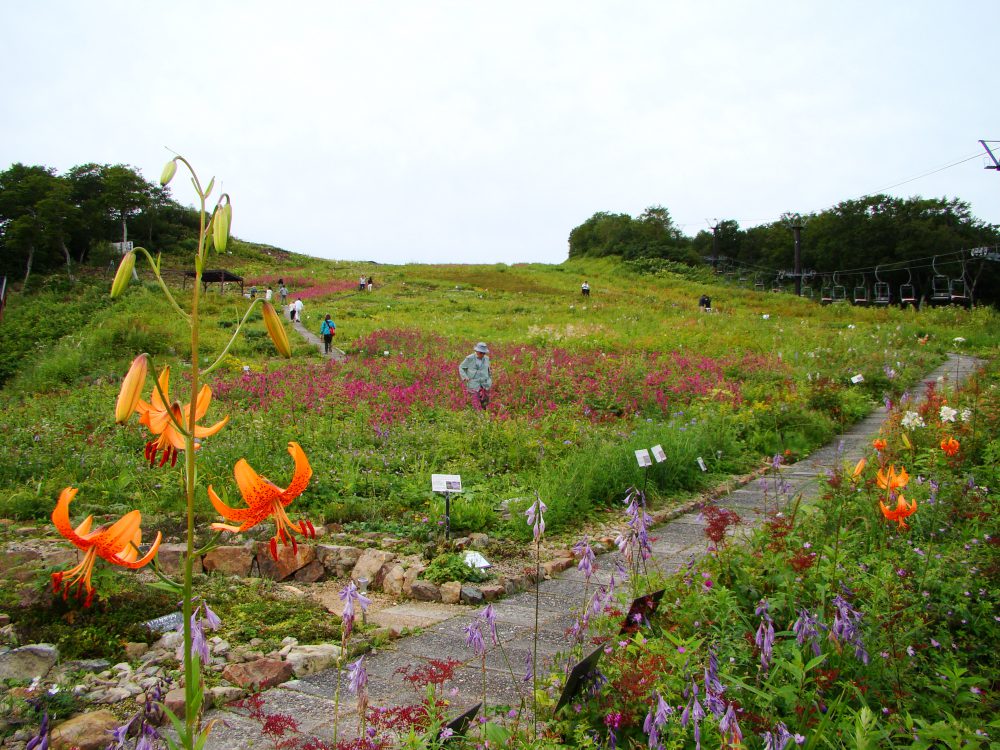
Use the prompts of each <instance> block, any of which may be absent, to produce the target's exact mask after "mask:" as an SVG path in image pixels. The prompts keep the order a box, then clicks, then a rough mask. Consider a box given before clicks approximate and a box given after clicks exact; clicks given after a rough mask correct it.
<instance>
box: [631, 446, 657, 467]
mask: <svg viewBox="0 0 1000 750" xmlns="http://www.w3.org/2000/svg"><path fill="white" fill-rule="evenodd" d="M635 460H636V461H638V462H639V466H652V465H653V460H652V459H651V458H650V457H649V451H648V450H646V449H645V448H641V449H640V450H637V451H636V452H635Z"/></svg>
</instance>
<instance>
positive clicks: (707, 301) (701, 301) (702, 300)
mask: <svg viewBox="0 0 1000 750" xmlns="http://www.w3.org/2000/svg"><path fill="white" fill-rule="evenodd" d="M698 307H699V308H701V311H702V312H712V298H711V297H709V296H708V295H707V294H703V295H701V297H699V298H698Z"/></svg>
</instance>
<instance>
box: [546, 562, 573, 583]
mask: <svg viewBox="0 0 1000 750" xmlns="http://www.w3.org/2000/svg"><path fill="white" fill-rule="evenodd" d="M571 567H573V558H568V559H567V558H564V557H561V558H559V559H557V560H549V561H548V562H546V563H542V570H543V571H544V573H545V577H546V578H551V577H552V576H554V575H555V574H556V573H561V572H562V571H564V570H566V569H568V568H571Z"/></svg>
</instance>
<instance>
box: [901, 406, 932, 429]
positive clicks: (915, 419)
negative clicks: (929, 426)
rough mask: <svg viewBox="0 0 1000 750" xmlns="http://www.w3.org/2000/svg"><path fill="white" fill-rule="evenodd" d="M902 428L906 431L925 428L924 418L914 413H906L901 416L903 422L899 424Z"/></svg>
mask: <svg viewBox="0 0 1000 750" xmlns="http://www.w3.org/2000/svg"><path fill="white" fill-rule="evenodd" d="M901 424H902V425H903V427H905V428H906V429H907V430H912V429H913V428H914V427H925V426H926V425H925V424H924V418H923V417H921V416H920V415H919V414H917V413H916V412H915V411H908V412H906V414H904V415H903V421H902V423H901Z"/></svg>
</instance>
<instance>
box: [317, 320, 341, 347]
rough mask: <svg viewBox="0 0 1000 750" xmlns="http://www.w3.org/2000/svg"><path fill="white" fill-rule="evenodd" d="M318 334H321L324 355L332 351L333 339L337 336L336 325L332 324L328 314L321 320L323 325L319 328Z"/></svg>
mask: <svg viewBox="0 0 1000 750" xmlns="http://www.w3.org/2000/svg"><path fill="white" fill-rule="evenodd" d="M319 332H320V333H321V334H323V349H324V351H325V353H326V354H329V353H330V352H331V351H333V337H334V336H336V335H337V324H336V323H334V322H333V319H332V318H331V317H330V313H327V314H326V318H324V319H323V325H322V326H320V329H319Z"/></svg>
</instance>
